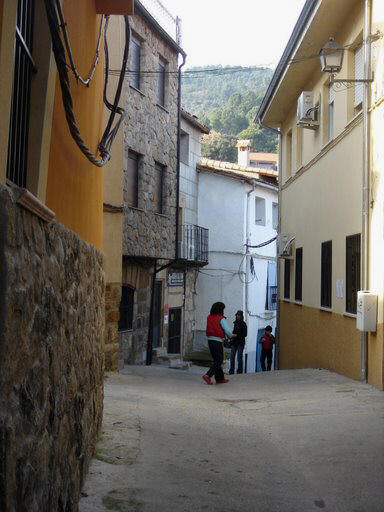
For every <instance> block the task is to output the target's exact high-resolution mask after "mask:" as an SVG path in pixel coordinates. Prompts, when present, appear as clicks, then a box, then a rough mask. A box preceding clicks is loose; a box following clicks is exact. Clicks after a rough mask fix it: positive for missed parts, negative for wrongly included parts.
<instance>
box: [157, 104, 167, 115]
mask: <svg viewBox="0 0 384 512" xmlns="http://www.w3.org/2000/svg"><path fill="white" fill-rule="evenodd" d="M156 106H157V107H159V108H161V110H164V112H166V113H167V114H169V110H167V109H166V108H165V107H163V105H160V103H156Z"/></svg>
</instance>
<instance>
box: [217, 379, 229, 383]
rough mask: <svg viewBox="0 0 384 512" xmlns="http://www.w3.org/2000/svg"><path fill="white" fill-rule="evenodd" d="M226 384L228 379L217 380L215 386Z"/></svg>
mask: <svg viewBox="0 0 384 512" xmlns="http://www.w3.org/2000/svg"><path fill="white" fill-rule="evenodd" d="M227 382H229V379H223V380H218V381H217V382H216V384H226V383H227Z"/></svg>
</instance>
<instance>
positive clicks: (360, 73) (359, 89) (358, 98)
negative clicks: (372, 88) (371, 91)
mask: <svg viewBox="0 0 384 512" xmlns="http://www.w3.org/2000/svg"><path fill="white" fill-rule="evenodd" d="M363 77H364V60H363V47H362V46H359V48H356V50H355V80H361V79H362V78H363ZM363 91H364V85H363V84H361V83H360V84H355V97H354V102H353V106H354V107H357V106H358V105H360V103H361V102H362V101H363Z"/></svg>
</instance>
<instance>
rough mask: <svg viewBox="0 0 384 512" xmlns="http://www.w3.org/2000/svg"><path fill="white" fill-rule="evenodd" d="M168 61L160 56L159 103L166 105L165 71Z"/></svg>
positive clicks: (158, 76) (158, 75) (158, 77)
mask: <svg viewBox="0 0 384 512" xmlns="http://www.w3.org/2000/svg"><path fill="white" fill-rule="evenodd" d="M166 68H167V63H166V62H165V60H164V59H162V58H161V57H159V66H158V69H159V72H158V74H157V103H158V104H159V105H161V106H162V107H165V71H166Z"/></svg>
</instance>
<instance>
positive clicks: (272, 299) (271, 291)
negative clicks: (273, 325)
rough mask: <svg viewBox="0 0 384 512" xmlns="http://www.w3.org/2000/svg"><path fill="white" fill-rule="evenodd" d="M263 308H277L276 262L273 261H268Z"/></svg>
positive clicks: (274, 309) (269, 309)
mask: <svg viewBox="0 0 384 512" xmlns="http://www.w3.org/2000/svg"><path fill="white" fill-rule="evenodd" d="M265 309H266V310H268V311H276V310H277V284H276V263H275V262H274V261H268V269H267V296H266V300H265Z"/></svg>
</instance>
